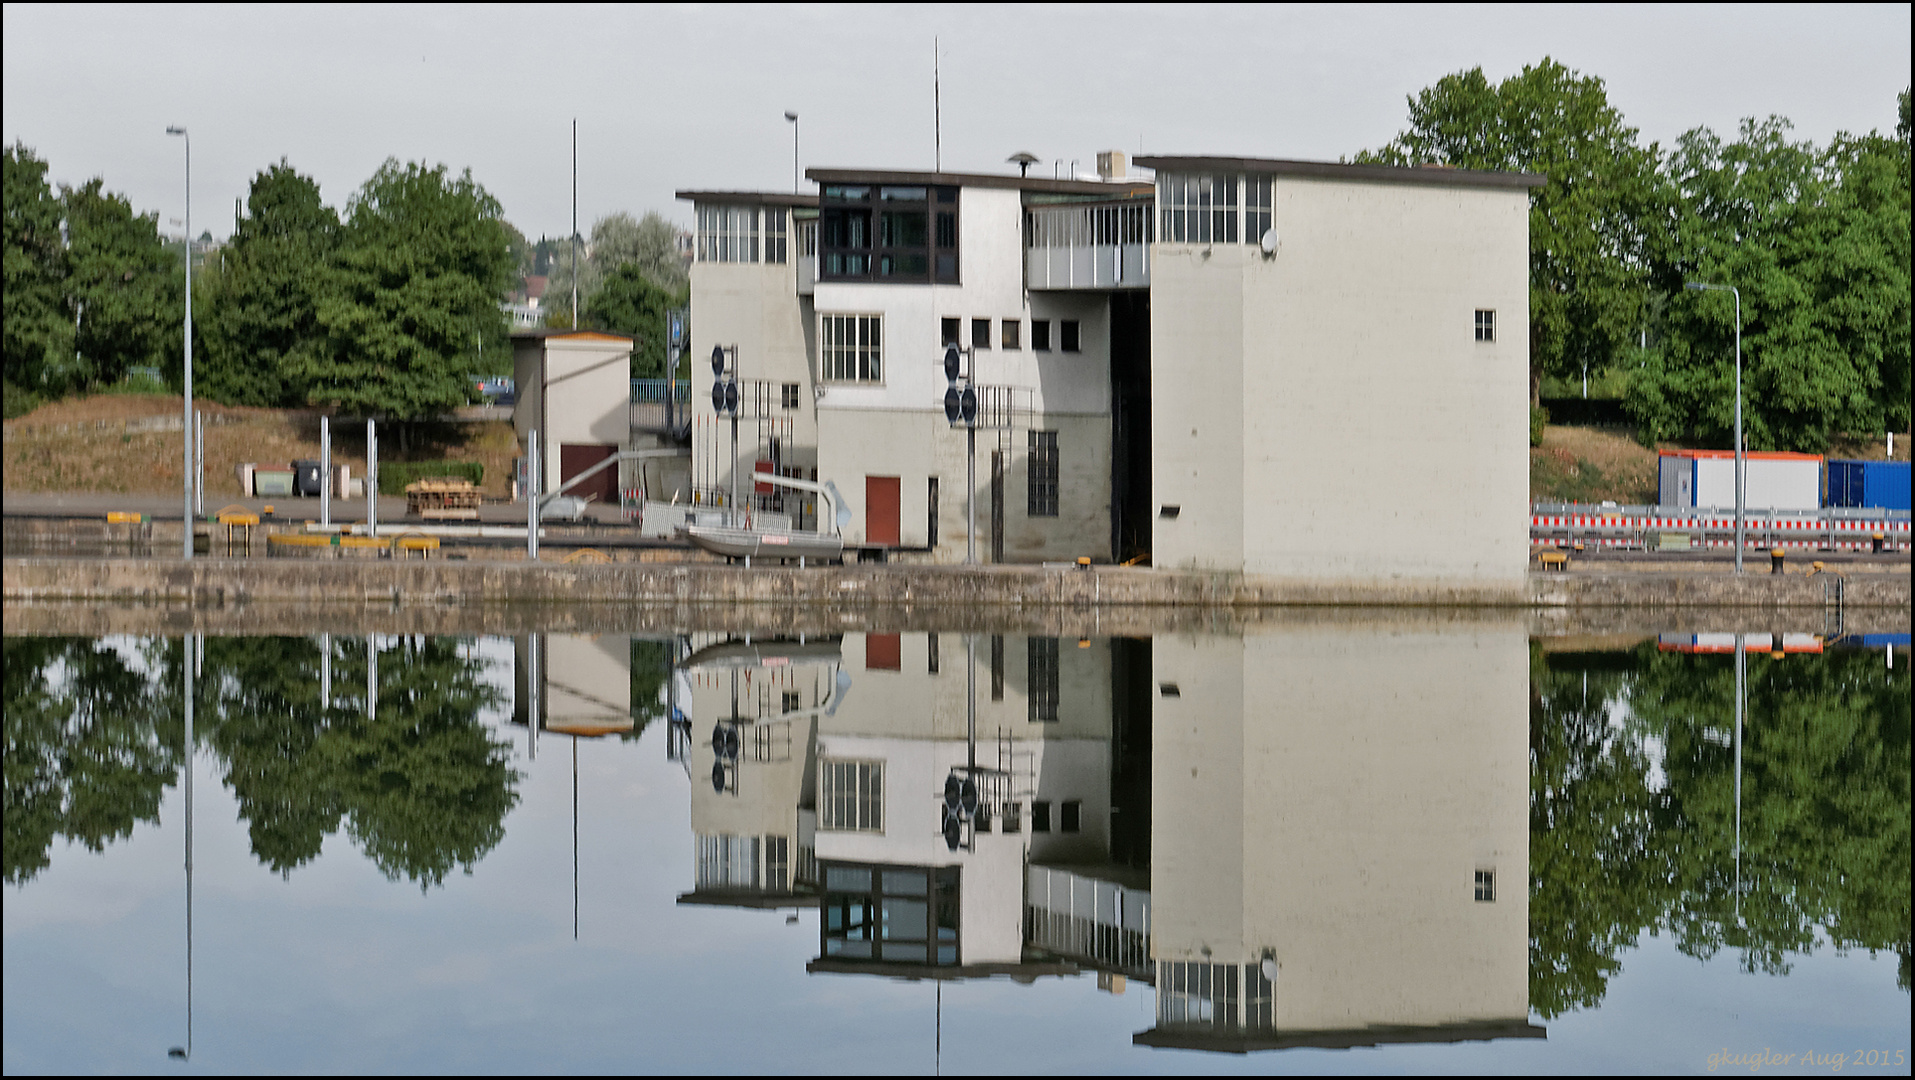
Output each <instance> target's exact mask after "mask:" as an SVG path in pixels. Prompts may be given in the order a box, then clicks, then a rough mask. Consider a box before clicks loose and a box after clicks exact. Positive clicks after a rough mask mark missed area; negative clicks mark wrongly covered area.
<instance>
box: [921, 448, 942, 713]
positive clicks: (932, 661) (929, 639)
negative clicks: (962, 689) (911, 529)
mask: <svg viewBox="0 0 1915 1080" xmlns="http://www.w3.org/2000/svg"><path fill="white" fill-rule="evenodd" d="M935 482H936V481H933V483H935ZM924 652H925V665H926V667H927V668H929V670H930V673H931V674H933V675H936V674H937V673H938V661H939V660H940V659H941V658H940V657H939V656H938V636H937V634H935V633H931V634H926V635H924Z"/></svg>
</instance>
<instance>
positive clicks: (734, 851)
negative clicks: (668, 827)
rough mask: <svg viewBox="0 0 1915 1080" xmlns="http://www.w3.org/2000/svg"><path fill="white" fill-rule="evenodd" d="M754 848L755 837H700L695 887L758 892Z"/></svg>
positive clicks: (755, 849) (756, 862)
mask: <svg viewBox="0 0 1915 1080" xmlns="http://www.w3.org/2000/svg"><path fill="white" fill-rule="evenodd" d="M758 844H759V841H758V838H757V837H756V836H730V835H725V834H718V835H708V836H700V837H699V838H698V887H699V888H701V889H714V888H736V889H756V888H758V882H759V877H758V851H759V847H758Z"/></svg>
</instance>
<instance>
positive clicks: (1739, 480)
mask: <svg viewBox="0 0 1915 1080" xmlns="http://www.w3.org/2000/svg"><path fill="white" fill-rule="evenodd" d="M1684 287H1685V288H1689V289H1694V290H1695V291H1697V292H1704V291H1710V290H1713V291H1716V292H1726V293H1730V294H1731V295H1733V296H1734V297H1735V572H1736V573H1738V574H1740V573H1741V572H1742V543H1743V524H1742V519H1743V510H1742V504H1743V475H1742V474H1743V471H1744V469H1743V464H1742V293H1741V292H1740V291H1738V290H1737V289H1736V287H1735V286H1733V285H1711V284H1709V283H1707V282H1702V281H1691V282H1688V283H1687V284H1686V285H1685V286H1684Z"/></svg>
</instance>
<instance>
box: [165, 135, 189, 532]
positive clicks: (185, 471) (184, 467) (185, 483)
mask: <svg viewBox="0 0 1915 1080" xmlns="http://www.w3.org/2000/svg"><path fill="white" fill-rule="evenodd" d="M166 133H167V134H168V135H178V136H179V137H180V138H182V139H185V140H186V384H185V389H186V409H185V425H184V430H185V435H186V438H185V440H184V442H185V454H184V456H183V457H182V459H181V466H180V486H181V487H182V488H183V489H184V493H185V495H184V499H183V502H182V506H183V508H184V509H183V512H182V513H181V515H180V517H181V520H182V522H183V524H184V529H183V530H182V531H183V532H184V533H185V538H184V540H183V541H182V547H183V550H184V554H185V557H186V559H187V560H188V561H189V562H190V561H191V560H192V558H193V139H192V136H190V135H188V134H186V129H185V128H183V127H179V126H177V125H176V126H174V127H169V128H167V129H166Z"/></svg>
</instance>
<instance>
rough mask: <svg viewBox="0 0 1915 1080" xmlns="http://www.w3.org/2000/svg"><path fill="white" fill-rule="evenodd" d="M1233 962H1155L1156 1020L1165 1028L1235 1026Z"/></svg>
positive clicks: (1236, 971) (1235, 989) (1237, 970)
mask: <svg viewBox="0 0 1915 1080" xmlns="http://www.w3.org/2000/svg"><path fill="white" fill-rule="evenodd" d="M1239 974H1240V970H1239V969H1238V967H1237V965H1235V964H1204V963H1193V962H1185V961H1177V960H1160V961H1158V963H1157V1022H1158V1023H1159V1024H1161V1025H1164V1026H1166V1027H1169V1026H1173V1025H1175V1026H1179V1027H1188V1026H1190V1025H1204V1026H1212V1025H1214V1026H1216V1027H1235V1026H1237V985H1238V983H1237V977H1238V975H1239Z"/></svg>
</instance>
